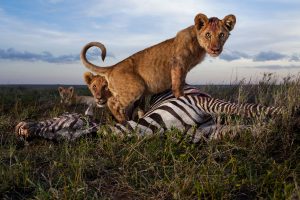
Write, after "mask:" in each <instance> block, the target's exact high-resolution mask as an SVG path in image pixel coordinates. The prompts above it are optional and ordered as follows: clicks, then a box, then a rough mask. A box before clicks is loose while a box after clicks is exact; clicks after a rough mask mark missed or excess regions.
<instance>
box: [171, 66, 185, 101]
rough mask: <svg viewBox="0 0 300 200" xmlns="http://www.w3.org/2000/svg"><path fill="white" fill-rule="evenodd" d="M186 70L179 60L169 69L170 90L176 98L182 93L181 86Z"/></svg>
mask: <svg viewBox="0 0 300 200" xmlns="http://www.w3.org/2000/svg"><path fill="white" fill-rule="evenodd" d="M185 77H186V72H185V70H184V68H183V67H182V66H181V65H180V64H179V62H174V65H173V66H172V69H171V79H172V91H173V95H174V96H175V97H176V98H179V97H180V96H183V95H184V92H183V86H184V83H185Z"/></svg>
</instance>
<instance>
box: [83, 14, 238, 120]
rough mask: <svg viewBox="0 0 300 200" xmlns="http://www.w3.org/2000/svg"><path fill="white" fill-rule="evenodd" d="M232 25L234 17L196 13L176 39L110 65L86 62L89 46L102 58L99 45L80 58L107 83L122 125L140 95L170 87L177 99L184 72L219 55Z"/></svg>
mask: <svg viewBox="0 0 300 200" xmlns="http://www.w3.org/2000/svg"><path fill="white" fill-rule="evenodd" d="M235 23H236V18H235V16H234V15H227V16H225V17H224V19H222V20H220V19H218V18H216V17H211V18H207V16H206V15H204V14H201V13H200V14H198V15H196V17H195V19H194V25H192V26H190V27H188V28H186V29H183V30H181V31H179V32H178V33H177V35H176V37H174V38H171V39H168V40H166V41H164V42H161V43H159V44H157V45H154V46H152V47H149V48H147V49H144V50H142V51H140V52H137V53H135V54H133V55H132V56H130V57H128V58H126V59H124V60H123V61H121V62H119V63H117V64H115V65H113V66H110V67H100V66H96V65H94V64H92V63H90V62H89V61H88V60H87V58H86V52H87V50H88V49H89V48H90V47H93V46H97V47H99V48H100V49H101V50H102V60H104V59H105V56H106V48H105V46H104V45H103V44H101V43H99V42H91V43H88V44H87V45H86V46H85V47H84V48H83V49H82V51H81V54H80V57H81V60H82V62H83V64H84V65H85V66H86V67H87V68H88V69H90V70H91V71H93V72H95V73H97V74H99V75H102V76H104V77H105V79H106V80H107V82H108V88H109V90H110V91H111V93H112V95H113V96H114V97H115V98H114V101H115V104H117V105H120V109H119V110H118V111H116V115H115V117H116V118H117V120H118V121H120V122H123V121H125V120H126V118H125V110H126V108H128V106H130V105H131V104H132V103H134V102H135V101H136V100H137V99H139V98H140V97H141V96H142V95H145V94H156V93H159V92H162V91H164V90H167V89H170V88H171V87H172V90H173V94H174V95H175V96H176V97H177V98H178V97H180V96H182V95H183V86H184V84H185V77H186V75H187V73H188V72H189V71H190V70H191V69H192V68H193V67H194V66H196V65H197V64H198V63H200V62H201V61H202V60H203V59H204V57H205V55H206V53H208V54H209V55H211V56H213V57H216V56H218V55H220V53H221V52H222V50H223V45H224V44H225V42H226V40H227V38H228V37H229V35H230V33H229V32H230V31H231V30H232V29H233V28H234V25H235Z"/></svg>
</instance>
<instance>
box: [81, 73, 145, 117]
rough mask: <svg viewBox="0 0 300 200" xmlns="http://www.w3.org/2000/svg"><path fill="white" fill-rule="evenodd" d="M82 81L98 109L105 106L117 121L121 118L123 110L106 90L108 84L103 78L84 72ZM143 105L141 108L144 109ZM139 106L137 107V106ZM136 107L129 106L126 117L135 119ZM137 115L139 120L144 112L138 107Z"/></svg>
mask: <svg viewBox="0 0 300 200" xmlns="http://www.w3.org/2000/svg"><path fill="white" fill-rule="evenodd" d="M83 77H84V80H85V82H86V84H87V86H88V88H89V90H90V91H91V93H92V95H93V97H94V99H95V102H96V104H97V106H98V107H105V106H107V107H108V108H109V110H110V111H111V113H112V114H113V116H114V117H115V118H116V119H117V120H118V118H120V117H122V114H120V113H122V112H123V110H122V108H121V106H120V103H119V102H118V101H116V100H115V97H114V96H113V95H112V93H111V91H110V90H109V89H108V83H107V81H106V80H105V78H104V77H103V76H100V75H94V74H93V73H91V72H85V73H84V75H83ZM144 103H145V102H142V103H141V104H143V105H142V106H143V108H144V106H145V105H144ZM138 106H139V105H138ZM135 107H137V106H136V105H131V106H130V107H129V108H128V109H127V110H126V112H125V113H126V116H127V117H128V118H130V119H132V118H134V117H136V116H135V115H134V110H133V109H134V108H135ZM137 115H138V118H141V117H142V116H143V115H144V110H143V109H141V108H140V107H138V110H137Z"/></svg>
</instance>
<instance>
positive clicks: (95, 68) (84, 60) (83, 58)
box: [80, 42, 112, 75]
mask: <svg viewBox="0 0 300 200" xmlns="http://www.w3.org/2000/svg"><path fill="white" fill-rule="evenodd" d="M91 47H98V48H100V49H101V52H102V53H101V58H102V60H103V61H104V59H105V57H106V48H105V46H104V45H103V44H102V43H100V42H90V43H88V44H86V45H85V46H84V47H83V48H82V50H81V53H80V59H81V62H82V63H83V65H84V66H85V67H86V68H88V69H89V70H91V71H92V72H95V73H97V74H99V75H104V74H106V73H107V72H108V71H110V69H111V68H112V67H111V66H110V67H101V66H97V65H95V64H93V63H91V62H89V61H88V60H87V58H86V52H87V51H88V50H89V48H91Z"/></svg>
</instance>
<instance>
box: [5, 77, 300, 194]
mask: <svg viewBox="0 0 300 200" xmlns="http://www.w3.org/2000/svg"><path fill="white" fill-rule="evenodd" d="M278 81H279V80H278V79H276V78H275V79H274V78H273V77H272V76H270V75H265V76H264V78H263V79H262V80H261V81H260V82H259V84H257V85H249V84H247V83H245V82H243V81H241V82H239V83H237V84H233V85H230V86H217V85H209V86H199V87H200V88H201V89H202V90H203V91H205V92H207V93H209V94H211V95H212V96H214V97H218V98H221V99H225V100H229V101H232V102H252V103H261V104H264V105H278V106H285V107H286V111H287V114H286V115H284V116H283V117H280V118H277V119H272V120H267V121H261V120H254V122H253V123H254V124H255V127H256V129H255V134H256V135H257V136H253V135H252V134H251V132H240V133H239V134H238V136H237V137H235V138H229V137H225V138H223V139H222V140H215V141H210V142H202V143H200V144H191V143H189V142H188V141H184V140H183V141H182V142H179V143H178V142H176V141H175V140H173V139H170V138H169V136H172V137H174V135H177V136H178V137H180V133H178V132H177V131H176V130H174V131H171V132H169V133H168V134H167V136H166V137H164V138H162V137H160V136H153V137H150V138H144V139H136V138H131V139H125V140H121V139H120V138H117V137H113V136H101V133H99V134H98V135H97V136H95V137H88V138H82V139H80V140H78V141H75V142H67V141H65V142H53V141H46V140H42V139H35V140H32V141H29V143H28V144H27V145H23V144H22V143H20V142H18V140H17V139H16V137H15V135H14V126H15V125H16V124H17V122H19V121H22V120H28V119H31V120H42V119H47V118H49V117H54V116H57V115H59V114H61V113H63V112H65V111H66V110H67V111H69V112H71V111H75V112H82V111H83V110H84V108H82V107H79V106H75V107H71V108H67V109H66V108H64V107H63V106H60V105H59V100H58V99H59V98H58V92H57V90H56V88H54V87H44V88H43V87H22V86H18V87H0V98H1V99H0V113H1V114H0V155H1V156H0V198H2V199H27V198H28V199H300V186H299V183H300V181H299V180H300V163H299V160H300V150H299V147H300V146H299V144H300V125H299V124H300V120H299V115H297V113H296V114H292V113H293V112H292V109H293V108H294V107H295V106H297V105H300V101H299V100H300V79H299V77H294V78H292V79H290V78H289V77H288V78H285V79H284V80H283V81H282V82H281V83H280V84H278ZM76 90H77V91H78V93H79V94H82V95H85V94H89V92H88V90H87V89H86V88H85V87H81V88H76ZM99 116H100V117H101V116H102V117H103V116H106V115H102V114H101V112H98V117H99ZM230 120H239V119H238V118H237V119H229V121H230Z"/></svg>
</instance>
